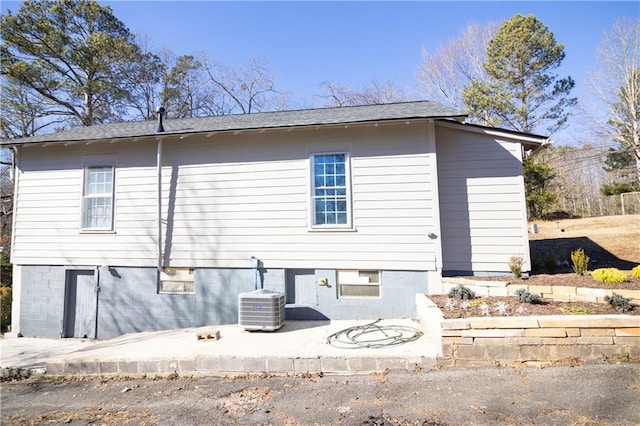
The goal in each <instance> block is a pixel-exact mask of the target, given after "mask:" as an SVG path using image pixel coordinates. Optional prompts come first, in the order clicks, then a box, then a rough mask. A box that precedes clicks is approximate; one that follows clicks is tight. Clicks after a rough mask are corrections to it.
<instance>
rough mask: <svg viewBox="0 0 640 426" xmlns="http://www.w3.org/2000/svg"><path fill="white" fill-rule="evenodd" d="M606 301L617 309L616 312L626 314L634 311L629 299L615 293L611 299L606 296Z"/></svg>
mask: <svg viewBox="0 0 640 426" xmlns="http://www.w3.org/2000/svg"><path fill="white" fill-rule="evenodd" d="M604 301H605V302H607V303H608V304H610V305H611V306H613V307H614V308H616V311H618V312H620V313H622V314H625V313H627V312H629V311H630V310H632V309H633V305H632V304H631V303H630V302H631V299H627V298H626V297H624V296H620V295H619V294H615V293H613V294H612V295H611V297H609V296H605V297H604Z"/></svg>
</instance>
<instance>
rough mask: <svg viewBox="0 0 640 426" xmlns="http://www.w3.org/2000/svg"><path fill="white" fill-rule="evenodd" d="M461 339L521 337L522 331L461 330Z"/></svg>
mask: <svg viewBox="0 0 640 426" xmlns="http://www.w3.org/2000/svg"><path fill="white" fill-rule="evenodd" d="M461 336H462V337H521V336H524V330H523V329H521V328H487V329H471V330H462V332H461Z"/></svg>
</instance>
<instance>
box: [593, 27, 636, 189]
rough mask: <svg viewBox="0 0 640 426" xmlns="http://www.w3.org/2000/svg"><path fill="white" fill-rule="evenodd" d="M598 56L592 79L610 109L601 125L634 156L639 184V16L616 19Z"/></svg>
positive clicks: (596, 91) (595, 89)
mask: <svg viewBox="0 0 640 426" xmlns="http://www.w3.org/2000/svg"><path fill="white" fill-rule="evenodd" d="M597 57H598V68H597V69H596V70H595V71H593V72H592V73H591V74H590V79H589V81H590V86H591V88H592V89H593V91H594V92H595V93H596V94H597V96H598V98H599V100H600V102H601V108H602V106H603V105H604V107H605V108H606V111H607V116H606V117H600V123H601V126H602V129H603V130H604V131H605V132H606V134H608V135H610V136H611V137H613V139H614V140H615V141H616V142H617V143H618V144H619V146H620V150H621V151H627V152H630V153H631V155H632V156H633V157H634V159H635V164H636V182H637V183H638V184H640V61H639V57H640V19H638V18H636V19H634V20H630V19H627V18H622V19H620V20H618V21H617V22H615V23H614V24H613V26H612V27H611V29H610V31H608V32H606V33H605V34H604V35H603V37H602V40H601V42H600V45H599V47H598V50H597Z"/></svg>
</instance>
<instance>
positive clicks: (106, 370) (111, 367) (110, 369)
mask: <svg viewBox="0 0 640 426" xmlns="http://www.w3.org/2000/svg"><path fill="white" fill-rule="evenodd" d="M48 367H49V366H48V365H47V369H48ZM99 368H100V374H116V373H117V372H118V362H117V361H102V362H100V367H99ZM47 372H48V371H47Z"/></svg>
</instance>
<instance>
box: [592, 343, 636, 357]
mask: <svg viewBox="0 0 640 426" xmlns="http://www.w3.org/2000/svg"><path fill="white" fill-rule="evenodd" d="M627 355H630V353H629V348H628V347H626V346H623V345H593V346H591V359H612V358H613V359H615V358H619V357H625V356H627Z"/></svg>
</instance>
